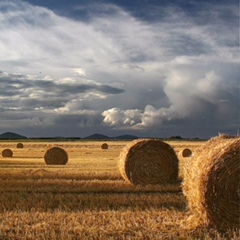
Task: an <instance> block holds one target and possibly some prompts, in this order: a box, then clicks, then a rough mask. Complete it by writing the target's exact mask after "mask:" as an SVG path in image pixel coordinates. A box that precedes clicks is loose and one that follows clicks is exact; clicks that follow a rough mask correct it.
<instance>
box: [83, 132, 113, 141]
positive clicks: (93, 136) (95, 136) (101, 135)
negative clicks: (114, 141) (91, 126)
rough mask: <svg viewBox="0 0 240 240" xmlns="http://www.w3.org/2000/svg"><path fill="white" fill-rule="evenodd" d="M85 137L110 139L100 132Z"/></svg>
mask: <svg viewBox="0 0 240 240" xmlns="http://www.w3.org/2000/svg"><path fill="white" fill-rule="evenodd" d="M84 139H94V140H98V139H110V138H109V137H108V136H106V135H103V134H99V133H95V134H93V135H90V136H88V137H85V138H84Z"/></svg>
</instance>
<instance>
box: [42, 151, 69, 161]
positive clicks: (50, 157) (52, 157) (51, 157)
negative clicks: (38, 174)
mask: <svg viewBox="0 0 240 240" xmlns="http://www.w3.org/2000/svg"><path fill="white" fill-rule="evenodd" d="M44 160H45V163H46V164H47V165H65V164H67V162H68V154H67V152H66V151H65V150H64V149H62V148H60V147H51V148H49V149H48V150H47V151H46V153H45V155H44Z"/></svg>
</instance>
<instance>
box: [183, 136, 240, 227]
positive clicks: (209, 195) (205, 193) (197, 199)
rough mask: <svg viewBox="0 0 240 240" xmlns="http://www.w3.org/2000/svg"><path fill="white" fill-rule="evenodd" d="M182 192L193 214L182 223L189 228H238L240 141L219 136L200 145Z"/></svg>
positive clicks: (239, 222) (239, 208)
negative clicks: (200, 226) (207, 226)
mask: <svg viewBox="0 0 240 240" xmlns="http://www.w3.org/2000/svg"><path fill="white" fill-rule="evenodd" d="M183 192H184V194H185V196H186V197H187V200H188V203H189V208H190V211H191V213H192V216H191V217H190V218H189V219H188V220H189V221H186V223H184V224H185V225H187V227H188V228H193V227H197V226H199V225H209V226H214V227H216V228H217V229H219V230H227V229H235V228H240V138H239V137H238V138H232V137H229V138H227V137H226V135H222V136H221V135H220V136H219V137H215V138H212V139H210V140H209V141H208V142H206V143H205V144H204V145H202V147H200V148H199V149H198V150H197V152H196V153H195V156H194V157H193V161H192V165H191V167H189V169H188V171H186V174H185V178H184V182H183Z"/></svg>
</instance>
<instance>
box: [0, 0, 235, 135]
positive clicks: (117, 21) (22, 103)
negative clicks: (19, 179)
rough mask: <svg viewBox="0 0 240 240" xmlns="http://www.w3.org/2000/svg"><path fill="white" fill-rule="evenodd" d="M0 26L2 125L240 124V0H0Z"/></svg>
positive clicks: (151, 130) (32, 129)
mask: <svg viewBox="0 0 240 240" xmlns="http://www.w3.org/2000/svg"><path fill="white" fill-rule="evenodd" d="M0 31H1V34H0V110H1V114H0V133H3V132H6V131H14V132H17V133H19V134H23V135H26V136H28V137H38V136H39V137H48V136H65V137H71V136H72V137H85V136H88V135H90V134H93V133H101V134H106V135H108V136H117V135H121V134H134V135H137V136H140V137H168V136H173V135H181V136H182V137H190V138H191V137H199V138H209V137H212V136H215V135H217V134H218V133H219V132H220V133H229V134H236V133H237V130H238V128H239V1H238V0H229V1H196V0H183V1H166V0H165V1H159V0H158V1H157V0H136V1H125V0H123V1H120V0H115V1H114V0H112V1H111V0H98V1H97V0H96V1H86V0H79V1H77V0H63V1H57V0H49V1H40V0H28V1H20V0H8V1H7V0H1V1H0Z"/></svg>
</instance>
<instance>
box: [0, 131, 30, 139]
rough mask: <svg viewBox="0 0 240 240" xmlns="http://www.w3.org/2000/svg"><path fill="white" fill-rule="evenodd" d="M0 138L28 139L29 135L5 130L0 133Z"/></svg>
mask: <svg viewBox="0 0 240 240" xmlns="http://www.w3.org/2000/svg"><path fill="white" fill-rule="evenodd" d="M0 139H27V137H25V136H22V135H19V134H17V133H13V132H5V133H3V134H0Z"/></svg>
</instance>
